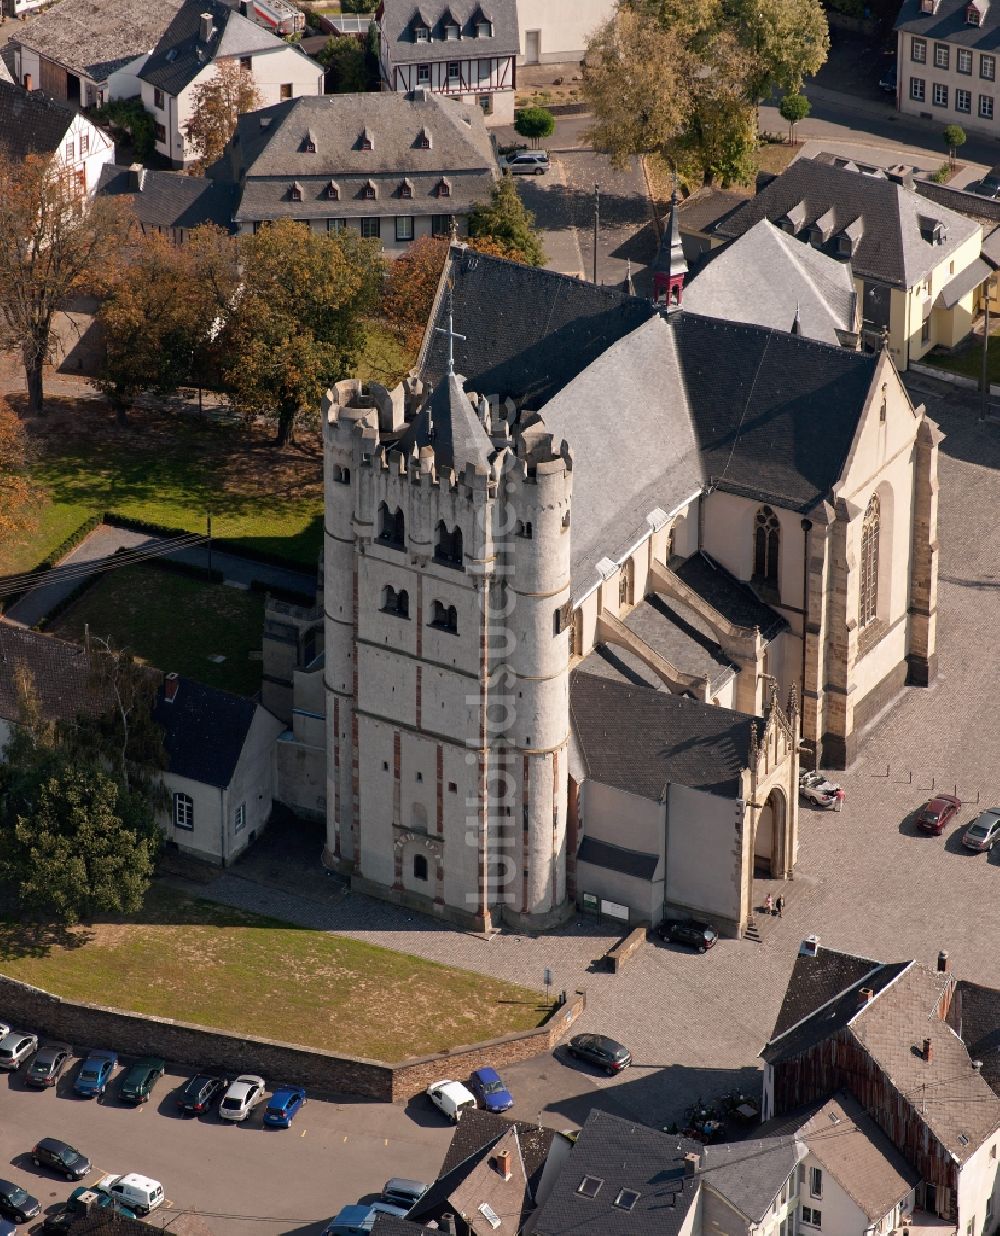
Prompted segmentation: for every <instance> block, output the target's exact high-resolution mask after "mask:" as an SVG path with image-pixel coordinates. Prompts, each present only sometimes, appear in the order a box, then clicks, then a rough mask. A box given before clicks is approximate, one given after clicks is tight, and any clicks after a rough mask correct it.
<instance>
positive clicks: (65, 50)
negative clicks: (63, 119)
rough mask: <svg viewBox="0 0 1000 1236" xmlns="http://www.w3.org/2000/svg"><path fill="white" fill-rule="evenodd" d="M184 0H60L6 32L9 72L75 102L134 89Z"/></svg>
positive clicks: (92, 103)
mask: <svg viewBox="0 0 1000 1236" xmlns="http://www.w3.org/2000/svg"><path fill="white" fill-rule="evenodd" d="M183 2H184V0H163V2H162V3H158V4H148V3H145V0H60V3H59V4H58V5H53V6H52V8H50V9H49V10H48V11H47V12H45V13H41V14H39V15H38V16H37V17H34V18H32V20H31V21H30V22H29V23H28V24H27V25H25V26H24V27H23V28H21V27H18V29H17V30H15V31H14V33H13V34H12V36H11V43H12V45H13V48H14V57H13V58H14V76H15V78H16V80H17V82H18V84H19V85H21V86H23V87H24V88H25V89H26V90H42V91H44V92H45V94H47V95H51V96H52V97H53V98H56V99H63V100H65V101H66V102H68V103H73V104H77V105H79V106H81V107H97V106H99V105H100V104H102V103H107V102H108V101H109V100H110V99H127V98H132V97H133V96H135V95H138V94H139V93H140V83H139V77H138V73H139V70H140V69H141V68H142V66H143V64H145V62H146V58H147V57H148V56H149V54H150V51H151V49H152V48H153V47H154V46H155V45H156V43H157V42H158V41H159V39H160V38H161V36H162V35H163V32H164V31H165V30H166V29H167V27H168V26H169V25H170V22H171V21H172V20H173V18H174V16H175V15H176V14H177V12H178V10H179V9H180V8H181V6H182V4H183Z"/></svg>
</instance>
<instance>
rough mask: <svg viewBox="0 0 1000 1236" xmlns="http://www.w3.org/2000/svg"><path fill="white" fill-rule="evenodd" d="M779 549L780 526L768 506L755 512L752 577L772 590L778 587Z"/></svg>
mask: <svg viewBox="0 0 1000 1236" xmlns="http://www.w3.org/2000/svg"><path fill="white" fill-rule="evenodd" d="M780 548H781V525H780V524H779V523H778V517H777V515H775V513H774V511H772V510H771V508H770V507H769V506H762V507H761V508H760V509H759V510H758V511H757V518H756V519H755V520H754V532H753V577H754V579H756V580H759V581H760V582H761V583H765V584H769V585H770V586H771V587H772V588H777V586H778V552H779V550H780Z"/></svg>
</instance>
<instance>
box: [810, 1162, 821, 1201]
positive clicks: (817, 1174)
mask: <svg viewBox="0 0 1000 1236" xmlns="http://www.w3.org/2000/svg"><path fill="white" fill-rule="evenodd" d="M809 1196H810V1197H822V1196H823V1169H822V1168H821V1167H811V1168H810V1169H809Z"/></svg>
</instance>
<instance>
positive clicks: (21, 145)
mask: <svg viewBox="0 0 1000 1236" xmlns="http://www.w3.org/2000/svg"><path fill="white" fill-rule="evenodd" d="M76 115H77V109H76V108H75V107H71V106H70V104H68V103H61V102H59V100H58V99H50V98H49V97H48V96H47V95H44V94H42V92H41V91H40V90H32V91H27V90H22V89H21V87H20V86H14V85H12V84H9V83H8V82H7V81H5V80H3V79H0V152H2V153H3V154H4V155H5V156H6V157H7V158H8V159H11V160H13V161H14V162H20V161H21V160H23V159H25V158H27V156H28V155H52V154H55V152H56V151H57V150H58V149H59V147H60V146H61V145H62V141H63V138H64V137H65V136H66V130H67V129H68V128H69V127H70V125H71V124H72V123H73V121H74V120H75V119H76Z"/></svg>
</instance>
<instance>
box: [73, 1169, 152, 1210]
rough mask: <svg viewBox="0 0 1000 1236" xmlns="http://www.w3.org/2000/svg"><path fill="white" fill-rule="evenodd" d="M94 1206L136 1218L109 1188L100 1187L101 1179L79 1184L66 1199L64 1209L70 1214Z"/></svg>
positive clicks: (111, 1178) (112, 1179)
mask: <svg viewBox="0 0 1000 1236" xmlns="http://www.w3.org/2000/svg"><path fill="white" fill-rule="evenodd" d="M105 1179H106V1180H111V1181H114V1180H116V1179H117V1177H116V1176H107V1177H105ZM94 1206H97V1207H99V1208H100V1209H101V1210H113V1211H114V1212H115V1213H116V1214H119V1215H124V1216H125V1218H126V1219H135V1218H137V1215H136V1213H135V1211H134V1210H132V1208H131V1207H130V1206H126V1205H125V1203H124V1202H122V1201H120V1200H119V1199H118V1198H117V1197H115V1196H114V1194H112V1193H111V1191H110V1189H109V1188H104V1187H102V1182H101V1181H98V1182H97V1183H96V1184H92V1185H81V1186H80V1187H79V1189H74V1190H73V1192H72V1193H71V1194H70V1195H69V1197H68V1198H67V1199H66V1209H67V1210H68V1211H69V1212H70V1214H72V1215H82V1214H85V1213H86V1212H87V1211H88V1210H90V1209H91V1208H92V1207H94Z"/></svg>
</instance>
